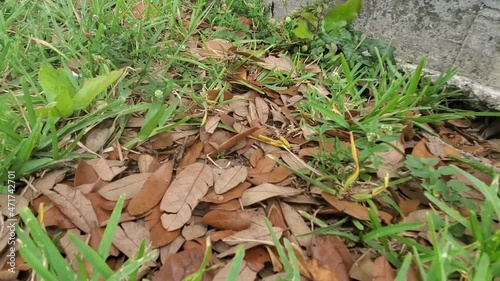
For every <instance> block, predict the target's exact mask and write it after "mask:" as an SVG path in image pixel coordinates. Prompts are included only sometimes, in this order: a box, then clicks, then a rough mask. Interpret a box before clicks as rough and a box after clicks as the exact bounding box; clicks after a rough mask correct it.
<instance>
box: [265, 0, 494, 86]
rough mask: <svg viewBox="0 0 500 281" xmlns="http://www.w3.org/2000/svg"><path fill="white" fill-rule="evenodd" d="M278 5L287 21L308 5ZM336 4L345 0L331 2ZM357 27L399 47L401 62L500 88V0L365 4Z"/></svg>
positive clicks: (296, 1) (293, 1)
mask: <svg viewBox="0 0 500 281" xmlns="http://www.w3.org/2000/svg"><path fill="white" fill-rule="evenodd" d="M264 1H267V2H269V3H271V2H272V3H274V17H275V18H277V19H280V18H284V17H285V16H286V15H287V14H288V13H289V11H292V10H294V9H297V8H298V7H300V6H301V5H305V4H306V1H301V0H287V2H288V3H287V6H284V4H283V2H282V1H281V0H264ZM331 1H332V5H333V4H335V3H342V2H344V1H342V0H331ZM354 26H355V27H356V28H357V29H358V30H360V31H362V32H364V33H365V34H366V35H367V36H369V37H371V38H375V39H382V40H385V41H388V42H392V44H393V45H394V46H395V47H396V50H397V54H396V55H397V58H398V59H400V60H403V61H405V62H408V63H417V62H418V60H419V58H420V57H421V56H425V57H426V58H427V65H426V67H427V68H430V69H434V70H437V71H446V70H449V69H450V68H452V67H453V66H458V67H459V69H460V73H459V75H461V76H464V77H467V78H470V79H472V80H474V81H475V82H477V83H480V84H483V85H485V86H489V87H492V88H494V89H496V90H500V0H364V1H363V7H362V9H361V14H360V15H359V18H358V19H357V20H356V22H355V23H354Z"/></svg>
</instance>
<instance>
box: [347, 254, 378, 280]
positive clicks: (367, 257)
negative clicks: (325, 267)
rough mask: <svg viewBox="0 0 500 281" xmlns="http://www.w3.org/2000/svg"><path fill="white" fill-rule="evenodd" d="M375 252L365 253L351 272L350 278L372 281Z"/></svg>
mask: <svg viewBox="0 0 500 281" xmlns="http://www.w3.org/2000/svg"><path fill="white" fill-rule="evenodd" d="M373 255H374V254H373V250H371V249H369V250H368V251H366V252H365V253H363V254H362V255H361V256H360V257H359V258H358V259H357V260H356V262H354V264H353V265H352V267H351V270H349V277H351V278H352V279H355V280H359V281H372V278H373V269H374V264H373V259H372V258H373Z"/></svg>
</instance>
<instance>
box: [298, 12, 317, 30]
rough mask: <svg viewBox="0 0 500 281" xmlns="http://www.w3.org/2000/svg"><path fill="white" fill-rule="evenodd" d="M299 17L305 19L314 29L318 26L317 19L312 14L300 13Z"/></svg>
mask: <svg viewBox="0 0 500 281" xmlns="http://www.w3.org/2000/svg"><path fill="white" fill-rule="evenodd" d="M299 16H301V17H303V18H305V19H306V20H307V21H308V22H309V23H310V24H312V25H313V26H314V27H317V26H318V18H317V17H316V16H315V15H314V14H313V13H310V12H304V13H300V14H299Z"/></svg>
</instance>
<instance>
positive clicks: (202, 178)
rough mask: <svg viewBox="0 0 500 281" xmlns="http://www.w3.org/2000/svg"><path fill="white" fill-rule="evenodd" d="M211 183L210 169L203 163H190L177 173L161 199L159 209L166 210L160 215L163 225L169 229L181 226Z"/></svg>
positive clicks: (187, 219)
mask: <svg viewBox="0 0 500 281" xmlns="http://www.w3.org/2000/svg"><path fill="white" fill-rule="evenodd" d="M212 185H213V174H212V169H211V168H210V166H208V165H206V164H203V163H194V164H191V165H189V166H187V167H186V168H185V169H184V170H182V171H181V172H180V173H179V174H177V176H176V177H175V179H174V181H173V182H172V184H171V186H170V188H169V189H167V192H165V195H164V196H163V199H162V201H161V205H160V209H161V210H162V211H164V212H166V213H165V214H163V215H162V217H161V221H162V224H163V227H165V229H167V230H169V231H172V230H176V229H179V228H181V227H182V226H183V225H184V224H185V223H186V222H188V221H189V219H190V218H191V212H192V210H193V209H194V208H195V207H196V206H197V205H198V201H199V200H200V199H201V198H202V197H203V196H205V194H206V193H207V191H208V187H209V186H212Z"/></svg>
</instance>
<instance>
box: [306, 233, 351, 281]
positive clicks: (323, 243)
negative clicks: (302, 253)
mask: <svg viewBox="0 0 500 281" xmlns="http://www.w3.org/2000/svg"><path fill="white" fill-rule="evenodd" d="M331 237H334V238H331ZM331 237H330V236H314V237H313V238H312V243H311V257H312V258H313V259H315V260H317V261H318V265H319V266H321V267H324V268H327V269H328V270H329V271H331V272H333V273H334V274H335V276H336V277H337V279H338V280H339V281H344V280H345V281H349V275H348V271H349V269H350V267H351V266H352V264H353V260H352V256H351V254H350V253H349V250H347V248H346V247H345V245H344V243H341V244H339V243H338V241H336V240H335V238H337V237H335V236H331ZM340 242H342V241H340ZM341 252H344V254H342V253H341ZM344 258H346V259H348V263H349V264H347V263H346V261H345V260H344Z"/></svg>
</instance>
